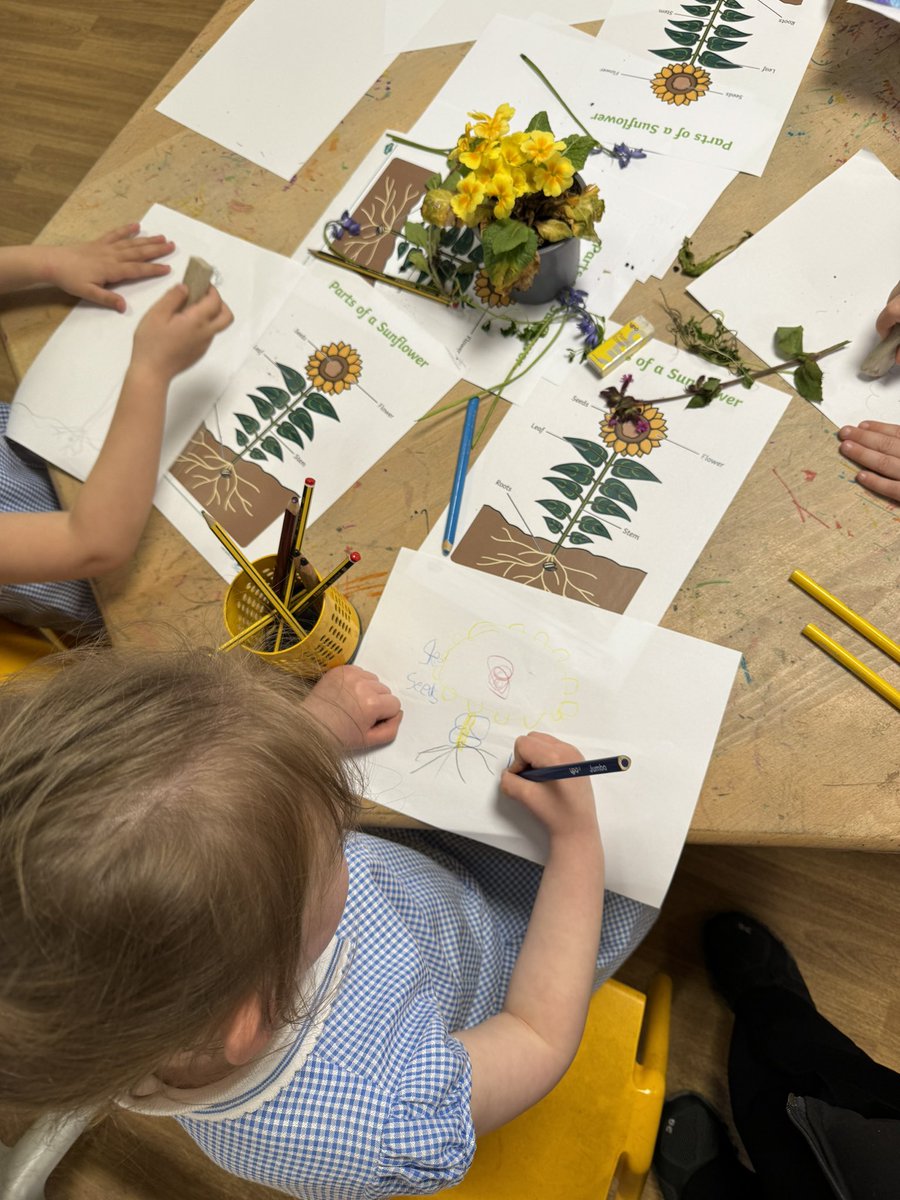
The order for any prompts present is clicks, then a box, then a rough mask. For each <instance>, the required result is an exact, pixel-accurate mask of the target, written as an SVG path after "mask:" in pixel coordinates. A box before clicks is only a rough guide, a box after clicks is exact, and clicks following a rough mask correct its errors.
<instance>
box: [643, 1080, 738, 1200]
mask: <svg viewBox="0 0 900 1200" xmlns="http://www.w3.org/2000/svg"><path fill="white" fill-rule="evenodd" d="M716 1159H724V1160H725V1161H726V1163H727V1166H728V1167H729V1168H733V1169H737V1170H740V1169H741V1168H740V1167H739V1166H738V1158H737V1150H735V1148H734V1146H733V1145H732V1142H731V1139H730V1138H729V1136H728V1129H727V1128H726V1126H725V1122H724V1121H723V1120H722V1118H721V1117H720V1116H719V1114H718V1113H717V1112H716V1110H715V1109H714V1108H713V1106H712V1105H711V1104H710V1103H709V1102H708V1101H707V1100H704V1099H703V1097H702V1096H698V1095H697V1094H696V1092H685V1093H684V1094H683V1095H680V1096H675V1097H674V1098H673V1099H671V1100H667V1101H666V1102H665V1104H664V1105H663V1110H662V1118H661V1120H660V1123H659V1134H658V1136H657V1139H656V1149H655V1150H654V1151H653V1169H654V1171H655V1172H656V1178H657V1181H658V1183H659V1187H660V1191H661V1192H662V1194H663V1196H664V1197H665V1200H681V1197H682V1196H683V1195H684V1192H685V1188H686V1187H687V1186H688V1184H689V1183H690V1182H691V1180H692V1179H693V1178H694V1177H695V1176H696V1175H697V1173H698V1171H702V1170H703V1169H704V1168H706V1167H708V1166H709V1165H710V1163H713V1162H715V1160H716Z"/></svg>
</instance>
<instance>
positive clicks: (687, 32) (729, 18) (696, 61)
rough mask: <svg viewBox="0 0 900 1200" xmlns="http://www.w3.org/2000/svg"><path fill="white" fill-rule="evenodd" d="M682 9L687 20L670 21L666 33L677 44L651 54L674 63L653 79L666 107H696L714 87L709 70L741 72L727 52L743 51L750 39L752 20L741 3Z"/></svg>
mask: <svg viewBox="0 0 900 1200" xmlns="http://www.w3.org/2000/svg"><path fill="white" fill-rule="evenodd" d="M681 9H682V10H683V11H684V12H685V13H687V17H686V18H685V17H681V18H678V19H674V18H672V19H670V20H669V23H668V25H667V27H666V31H665V32H666V37H667V38H669V40H670V41H672V42H675V45H674V46H666V47H665V48H664V49H662V50H651V51H650V53H651V54H655V55H656V56H657V57H658V58H664V59H666V60H667V61H668V62H669V63H670V64H671V65H669V66H665V67H663V69H662V70H661V71H659V72H658V73H657V74H656V75H654V76H653V78H652V79H651V80H650V87H651V88H652V90H653V94H654V95H655V96H656V97H657V99H659V100H662V101H663V103H664V104H675V105H683V104H693V103H694V101H695V100H699V99H700V98H701V97H703V96H705V95H706V93H707V92H708V91H709V89H710V85H711V84H712V77H711V76H710V74H709V71H710V70H737V69H739V68H740V66H741V64H740V63H736V62H731V61H730V60H729V59H727V58H726V57H725V53H727V52H729V51H732V50H735V51H740V50H742V49H743V48H744V46H746V44H747V39H748V38H749V37H750V31H749V30H748V29H747V28H746V27H745V25H744V22H746V21H752V20H753V17H752V15H751V14H750V13H748V12H745V11H744V5H743V4H741V3H740V0H715V3H710V4H682V5H681ZM689 48H690V49H689Z"/></svg>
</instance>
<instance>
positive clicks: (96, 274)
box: [0, 224, 175, 312]
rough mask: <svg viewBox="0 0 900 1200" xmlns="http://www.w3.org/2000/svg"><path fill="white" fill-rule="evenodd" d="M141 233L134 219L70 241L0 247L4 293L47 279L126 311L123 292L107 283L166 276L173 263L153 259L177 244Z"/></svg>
mask: <svg viewBox="0 0 900 1200" xmlns="http://www.w3.org/2000/svg"><path fill="white" fill-rule="evenodd" d="M139 232H140V225H137V224H133V225H124V226H122V228H121V229H113V230H111V231H110V232H109V233H105V234H104V235H103V236H102V237H99V238H97V239H96V240H95V241H93V242H79V243H77V244H75V245H72V246H44V245H31V246H3V247H0V293H5V292H14V291H16V290H17V289H19V288H26V287H31V286H32V285H34V284H41V283H43V284H47V285H48V286H51V287H59V288H62V289H63V291H65V292H68V293H69V294H70V295H72V296H80V297H81V298H82V299H84V300H92V301H93V302H94V303H95V304H100V305H102V306H103V307H104V308H115V309H117V310H118V311H119V312H124V311H125V299H124V297H123V296H120V295H118V293H116V292H113V291H111V290H110V289H109V288H108V286H107V285H108V284H111V283H123V282H124V281H125V280H128V279H148V278H150V277H151V276H154V275H166V274H167V273H168V272H169V271H170V270H171V268H170V267H169V266H167V265H166V264H165V263H160V262H156V261H155V260H156V259H158V258H162V257H163V256H164V255H166V254H170V253H171V252H172V250H174V249H175V246H174V243H173V242H170V241H168V240H167V239H166V238H164V237H162V236H156V237H137V236H136V235H137V234H138V233H139Z"/></svg>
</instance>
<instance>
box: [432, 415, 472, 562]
mask: <svg viewBox="0 0 900 1200" xmlns="http://www.w3.org/2000/svg"><path fill="white" fill-rule="evenodd" d="M480 399H481V397H480V396H472V398H471V399H470V400H469V402H468V404H467V405H466V419H465V421H463V427H462V434H461V435H460V439H459V452H458V454H457V456H456V471H455V473H454V475H453V487H452V488H451V489H450V506H449V508H448V509H447V526H446V528H445V530H444V540H443V542H442V543H441V549H442V550H443V552H444V553H445V554H449V553H450V551H451V550H452V549H453V542H454V540H455V539H456V523H457V521H458V520H459V508H460V505H461V504H462V494H463V487H464V485H465V482H466V471H467V470H468V467H469V454H470V452H471V450H472V437H473V435H474V433H475V418H476V417H477V416H478V401H479V400H480Z"/></svg>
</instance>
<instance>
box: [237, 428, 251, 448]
mask: <svg viewBox="0 0 900 1200" xmlns="http://www.w3.org/2000/svg"><path fill="white" fill-rule="evenodd" d="M234 436H235V439H236V440H237V444H238V445H239V446H249V444H250V439H249V438H248V437H247V435H246V433H242V432H241V430H240V429H238V430H237V432H236V433H235V435H234Z"/></svg>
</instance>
